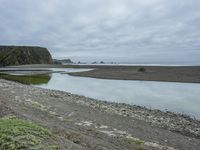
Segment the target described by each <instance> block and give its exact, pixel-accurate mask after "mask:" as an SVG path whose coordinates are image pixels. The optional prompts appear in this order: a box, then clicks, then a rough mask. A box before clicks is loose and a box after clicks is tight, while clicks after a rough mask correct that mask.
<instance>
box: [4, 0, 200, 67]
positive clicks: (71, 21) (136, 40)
mask: <svg viewBox="0 0 200 150" xmlns="http://www.w3.org/2000/svg"><path fill="white" fill-rule="evenodd" d="M199 7H200V1H199V0H190V1H188V0H176V1H169V0H143V1H141V0H84V1H82V0H73V1H71V0H65V1H63V0H42V1H41V0H34V1H32V0H15V1H11V0H0V19H1V21H0V31H1V34H0V44H13V45H40V46H44V47H47V48H49V49H50V51H51V53H52V54H53V56H54V57H70V58H72V59H74V60H76V61H78V60H82V61H93V60H105V61H121V62H132V63H170V62H171V63H177V64H178V63H185V64H187V63H188V64H189V63H193V64H200V59H199V58H200V49H199V48H200V30H199V26H200V12H199Z"/></svg>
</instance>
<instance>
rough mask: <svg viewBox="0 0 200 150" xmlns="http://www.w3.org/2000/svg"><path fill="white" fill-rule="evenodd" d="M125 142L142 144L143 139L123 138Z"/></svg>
mask: <svg viewBox="0 0 200 150" xmlns="http://www.w3.org/2000/svg"><path fill="white" fill-rule="evenodd" d="M124 140H125V142H127V143H128V144H136V145H143V144H144V141H142V140H139V139H134V138H125V139H124Z"/></svg>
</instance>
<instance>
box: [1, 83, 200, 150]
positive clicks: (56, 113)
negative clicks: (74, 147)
mask: <svg viewBox="0 0 200 150" xmlns="http://www.w3.org/2000/svg"><path fill="white" fill-rule="evenodd" d="M0 87H1V88H0V102H1V103H6V107H8V108H10V109H11V113H13V112H14V113H15V114H17V115H18V116H19V117H20V118H26V119H27V118H28V119H31V120H32V121H34V122H37V123H40V124H41V125H45V126H48V127H50V128H51V127H52V126H58V127H57V128H63V130H64V129H67V130H69V129H70V130H72V129H73V131H76V132H78V133H80V134H83V135H82V136H86V135H87V137H88V136H89V137H93V140H94V141H93V142H92V143H90V144H92V145H95V143H99V142H100V141H99V137H101V138H100V139H102V138H103V139H104V142H105V141H107V142H106V143H105V145H104V146H108V147H109V143H110V142H111V141H112V142H111V143H113V142H114V143H113V144H114V145H117V147H119V148H120V145H121V144H122V143H121V144H120V143H118V142H119V141H118V138H119V139H123V140H124V138H125V139H127V138H128V137H129V136H131V139H133V138H137V139H140V140H142V141H145V142H144V143H146V144H143V147H144V148H147V149H164V147H165V149H170V148H171V147H172V148H174V149H188V148H191V146H192V145H193V148H194V149H195V147H196V148H198V147H199V146H200V141H199V139H200V121H199V120H196V119H193V118H190V117H188V116H185V115H181V114H176V113H172V112H163V111H160V110H151V109H147V108H145V107H141V106H135V105H128V104H122V103H112V102H106V101H99V100H95V99H91V98H88V97H84V96H79V95H75V94H71V93H68V92H62V91H56V90H48V89H42V88H37V87H33V86H29V85H23V84H20V83H16V82H12V81H7V80H0ZM1 103H0V104H1ZM7 114H9V113H8V112H7ZM49 115H50V116H49ZM44 117H45V120H44V119H42V118H44ZM49 117H50V118H49ZM52 119H53V120H52ZM54 119H55V120H54ZM51 120H52V121H51ZM66 123H67V124H66ZM93 130H94V131H95V132H94V131H93ZM111 130H112V131H111ZM63 132H64V131H63ZM93 132H94V133H93ZM96 132H98V134H97V133H96ZM96 134H97V135H98V136H99V137H98V136H97V137H96V136H95V135H96ZM113 136H114V137H118V136H119V137H118V138H117V139H115V140H114V139H113ZM177 138H178V139H179V140H177ZM84 140H86V139H83V141H82V140H81V143H82V142H83V143H85V142H89V141H87V140H86V141H84ZM113 140H114V141H113ZM163 140H166V141H167V142H164V141H163ZM197 141H198V142H197ZM117 143H118V144H117ZM147 143H154V146H155V143H156V144H157V147H152V145H148V144H147ZM114 145H113V146H114ZM122 145H123V146H122V147H123V148H127V149H132V148H133V147H135V146H137V144H136V145H134V144H131V145H130V144H128V143H123V144H122ZM82 146H83V145H82ZM90 146H91V145H90ZM131 146H132V148H131ZM140 146H141V145H140ZM83 147H85V148H86V149H90V148H89V147H87V146H83ZM122 147H121V148H122ZM158 147H159V148H158ZM91 149H92V148H91ZM110 149H115V148H114V147H112V146H111V147H110ZM116 149H117V148H116Z"/></svg>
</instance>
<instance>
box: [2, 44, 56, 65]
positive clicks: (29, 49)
mask: <svg viewBox="0 0 200 150" xmlns="http://www.w3.org/2000/svg"><path fill="white" fill-rule="evenodd" d="M52 63H53V60H52V57H51V54H50V53H49V51H48V50H47V49H46V48H43V47H33V46H0V66H9V65H24V64H52Z"/></svg>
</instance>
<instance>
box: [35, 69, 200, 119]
mask: <svg viewBox="0 0 200 150" xmlns="http://www.w3.org/2000/svg"><path fill="white" fill-rule="evenodd" d="M65 71H66V70H65ZM69 71H70V72H73V71H74V70H69ZM69 71H67V72H69ZM82 71H84V70H82ZM34 86H37V87H41V88H46V89H55V90H61V91H67V92H70V93H73V94H78V95H84V96H87V97H91V98H95V99H99V100H106V101H111V102H119V103H127V104H131V105H140V106H145V107H147V108H152V109H160V110H168V111H173V112H178V113H184V114H188V115H191V116H192V117H196V118H198V119H200V84H192V83H176V82H155V81H131V80H107V79H95V78H86V77H73V76H69V75H67V74H61V73H53V74H52V76H51V79H50V80H49V82H48V83H45V84H40V85H34Z"/></svg>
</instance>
